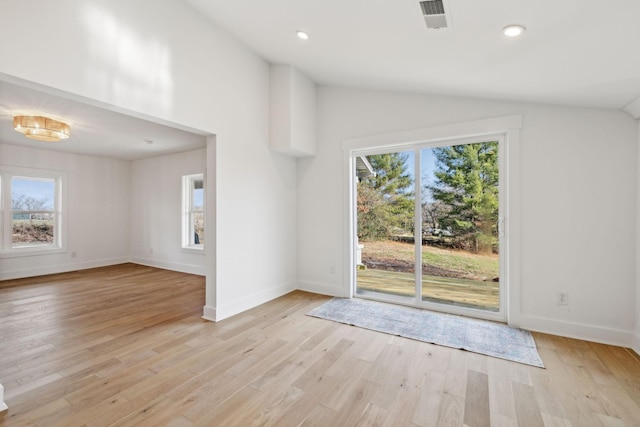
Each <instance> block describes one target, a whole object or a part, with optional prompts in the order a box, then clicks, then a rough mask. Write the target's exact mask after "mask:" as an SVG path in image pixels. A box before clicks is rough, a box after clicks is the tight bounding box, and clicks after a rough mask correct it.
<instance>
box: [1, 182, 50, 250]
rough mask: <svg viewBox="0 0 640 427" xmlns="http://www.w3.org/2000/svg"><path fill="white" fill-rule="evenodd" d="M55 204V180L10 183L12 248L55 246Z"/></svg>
mask: <svg viewBox="0 0 640 427" xmlns="http://www.w3.org/2000/svg"><path fill="white" fill-rule="evenodd" d="M54 204H55V181H54V180H52V179H37V178H23V177H14V178H12V179H11V211H12V213H11V229H12V235H11V242H12V243H13V246H14V247H17V246H41V245H52V244H54V242H55V231H56V230H55V206H54Z"/></svg>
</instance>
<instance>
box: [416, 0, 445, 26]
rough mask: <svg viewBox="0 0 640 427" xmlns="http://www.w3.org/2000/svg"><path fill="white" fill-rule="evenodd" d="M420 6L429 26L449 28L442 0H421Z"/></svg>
mask: <svg viewBox="0 0 640 427" xmlns="http://www.w3.org/2000/svg"><path fill="white" fill-rule="evenodd" d="M420 8H421V9H422V15H423V16H424V22H425V23H426V24H427V28H434V29H436V30H437V29H440V28H447V16H446V15H445V13H444V4H443V3H442V0H428V1H421V2H420Z"/></svg>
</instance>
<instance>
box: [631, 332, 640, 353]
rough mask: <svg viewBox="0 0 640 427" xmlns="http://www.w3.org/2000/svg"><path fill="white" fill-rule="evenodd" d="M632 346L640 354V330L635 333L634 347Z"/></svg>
mask: <svg viewBox="0 0 640 427" xmlns="http://www.w3.org/2000/svg"><path fill="white" fill-rule="evenodd" d="M631 348H632V349H633V351H635V352H636V353H638V355H640V331H638V332H636V333H635V334H633V347H631Z"/></svg>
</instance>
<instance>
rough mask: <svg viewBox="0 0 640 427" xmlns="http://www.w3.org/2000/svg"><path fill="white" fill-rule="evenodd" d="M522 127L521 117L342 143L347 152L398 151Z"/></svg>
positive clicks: (402, 132)
mask: <svg viewBox="0 0 640 427" xmlns="http://www.w3.org/2000/svg"><path fill="white" fill-rule="evenodd" d="M521 127H522V116H521V115H520V114H517V115H511V116H502V117H495V118H490V119H483V120H475V121H471V122H462V123H453V124H447V125H442V126H434V127H429V128H422V129H413V130H405V131H400V132H392V133H385V134H379V135H373V136H365V137H362V138H352V139H347V140H344V141H343V142H342V150H343V151H347V152H348V151H356V150H364V149H378V148H396V147H398V146H400V145H412V144H423V143H429V142H436V141H443V142H446V141H448V140H452V139H458V140H459V139H463V138H468V137H478V136H483V135H495V134H499V133H504V132H506V131H508V130H509V129H520V128H521Z"/></svg>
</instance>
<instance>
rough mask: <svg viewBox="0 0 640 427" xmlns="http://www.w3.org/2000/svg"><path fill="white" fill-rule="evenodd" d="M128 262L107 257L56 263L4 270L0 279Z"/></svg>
mask: <svg viewBox="0 0 640 427" xmlns="http://www.w3.org/2000/svg"><path fill="white" fill-rule="evenodd" d="M127 262H130V260H129V258H107V259H99V260H94V261H87V262H78V263H70V264H56V265H50V266H45V267H36V268H24V269H18V270H8V271H7V270H5V271H2V272H1V273H0V280H13V279H23V278H26V277H36V276H45V275H47V274H58V273H68V272H71V271H80V270H87V269H89V268H97V267H107V266H110V265H116V264H124V263H127Z"/></svg>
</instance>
